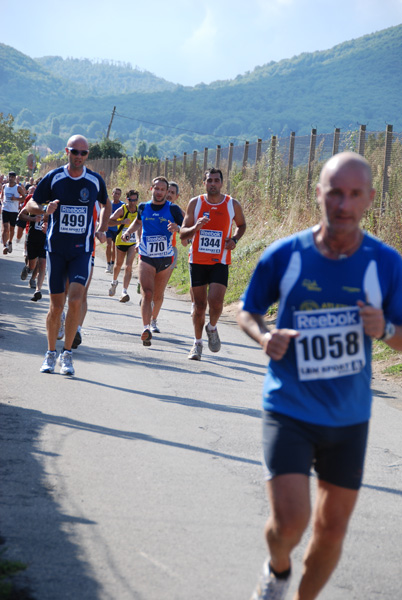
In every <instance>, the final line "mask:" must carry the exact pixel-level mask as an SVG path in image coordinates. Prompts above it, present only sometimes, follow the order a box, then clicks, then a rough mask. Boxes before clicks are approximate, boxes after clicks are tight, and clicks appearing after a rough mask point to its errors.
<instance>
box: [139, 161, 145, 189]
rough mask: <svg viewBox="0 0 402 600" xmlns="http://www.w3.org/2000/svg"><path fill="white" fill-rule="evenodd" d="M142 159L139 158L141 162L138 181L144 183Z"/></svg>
mask: <svg viewBox="0 0 402 600" xmlns="http://www.w3.org/2000/svg"><path fill="white" fill-rule="evenodd" d="M144 165H145V163H144V159H143V158H141V162H140V183H145V178H144V171H145V169H144Z"/></svg>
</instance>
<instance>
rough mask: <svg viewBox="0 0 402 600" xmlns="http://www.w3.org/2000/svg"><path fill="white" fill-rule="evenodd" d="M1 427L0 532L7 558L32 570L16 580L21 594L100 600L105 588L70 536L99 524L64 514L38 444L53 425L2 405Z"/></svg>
mask: <svg viewBox="0 0 402 600" xmlns="http://www.w3.org/2000/svg"><path fill="white" fill-rule="evenodd" d="M0 422H1V432H2V435H1V439H0V479H1V481H2V485H1V487H0V504H1V510H0V532H1V535H2V536H3V537H4V538H5V548H6V555H5V558H8V559H9V560H18V561H21V562H22V563H25V564H26V565H27V569H26V570H25V571H24V572H22V573H21V574H19V575H18V576H16V578H15V579H14V581H15V584H16V586H17V588H19V589H22V588H28V589H29V590H31V593H33V597H35V598H37V599H38V600H55V599H56V598H57V599H58V600H63V599H64V598H66V599H67V598H73V597H76V598H78V597H79V598H80V599H82V600H97V599H98V598H99V597H100V592H101V590H100V586H99V584H98V583H97V582H96V581H95V579H94V578H93V577H92V576H91V573H90V570H89V567H88V565H87V563H86V562H85V560H84V558H83V557H82V555H81V556H80V549H79V547H78V546H77V545H76V544H75V543H74V542H73V541H72V539H70V535H69V528H71V524H72V523H73V524H76V523H80V524H84V525H86V526H89V527H91V526H94V525H96V523H95V522H94V521H90V520H86V519H82V518H80V516H79V515H71V514H70V515H68V514H64V513H62V512H61V510H60V508H59V506H58V502H57V499H56V498H57V494H58V490H57V489H54V487H51V486H50V485H49V483H47V481H46V473H45V471H44V468H43V466H42V460H43V459H42V457H43V453H41V452H40V450H39V447H38V444H39V438H40V436H41V432H42V428H43V427H44V426H45V425H46V424H47V423H48V422H49V420H47V418H46V415H42V414H41V413H39V412H37V411H34V410H28V409H24V408H17V407H14V406H8V405H7V404H1V405H0ZM81 554H82V553H81ZM74 590H77V593H78V595H74Z"/></svg>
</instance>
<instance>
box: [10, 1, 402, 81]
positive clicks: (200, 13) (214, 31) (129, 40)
mask: <svg viewBox="0 0 402 600" xmlns="http://www.w3.org/2000/svg"><path fill="white" fill-rule="evenodd" d="M0 15H1V20H2V27H1V33H0V42H2V43H4V44H8V45H9V46H12V47H13V48H16V49H17V50H20V51H21V52H23V53H24V54H27V55H28V56H30V57H32V58H37V57H41V56H49V55H53V56H55V55H57V56H62V57H63V58H67V57H72V58H90V59H111V60H115V61H122V62H129V63H131V64H132V65H133V66H138V67H140V68H141V69H144V70H147V71H151V72H152V73H154V74H155V75H158V76H159V77H164V78H165V79H167V80H169V81H172V82H174V83H181V84H183V85H195V84H196V83H201V82H204V83H210V82H211V81H214V80H216V79H232V78H234V77H236V75H239V74H242V73H244V72H246V71H251V70H252V69H253V68H254V67H256V66H257V65H263V64H265V63H267V62H270V61H271V60H274V61H279V60H281V59H283V58H291V57H292V56H296V55H298V54H301V53H302V52H314V51H316V50H327V49H328V48H332V47H333V46H335V45H336V44H339V43H341V42H344V41H347V40H351V39H354V38H358V37H361V36H363V35H366V34H369V33H373V32H375V31H379V30H381V29H385V28H387V27H392V26H393V25H399V24H400V23H402V0H336V1H333V2H330V1H329V0H214V1H212V0H141V1H138V0H107V1H106V0H80V1H79V2H71V1H68V2H55V0H40V2H32V0H29V1H28V0H2V2H1V10H0Z"/></svg>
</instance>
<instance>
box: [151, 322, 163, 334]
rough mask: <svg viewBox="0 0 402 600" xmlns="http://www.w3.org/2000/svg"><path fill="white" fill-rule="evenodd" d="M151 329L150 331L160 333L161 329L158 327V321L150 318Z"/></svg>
mask: <svg viewBox="0 0 402 600" xmlns="http://www.w3.org/2000/svg"><path fill="white" fill-rule="evenodd" d="M151 331H152V333H160V332H161V330H160V329H159V327H158V323H157V321H156V319H152V321H151Z"/></svg>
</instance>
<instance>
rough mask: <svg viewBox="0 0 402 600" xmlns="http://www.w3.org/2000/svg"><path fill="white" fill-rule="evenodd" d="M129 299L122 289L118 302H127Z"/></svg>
mask: <svg viewBox="0 0 402 600" xmlns="http://www.w3.org/2000/svg"><path fill="white" fill-rule="evenodd" d="M129 300H130V296H129V295H128V294H127V292H125V291H124V290H123V291H122V293H121V296H120V300H119V302H128V301H129Z"/></svg>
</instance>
